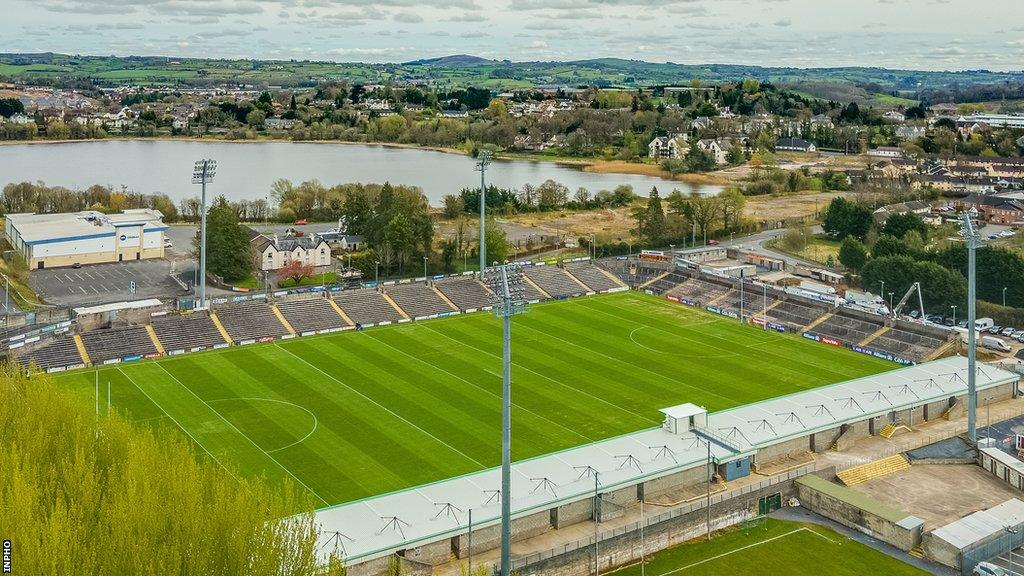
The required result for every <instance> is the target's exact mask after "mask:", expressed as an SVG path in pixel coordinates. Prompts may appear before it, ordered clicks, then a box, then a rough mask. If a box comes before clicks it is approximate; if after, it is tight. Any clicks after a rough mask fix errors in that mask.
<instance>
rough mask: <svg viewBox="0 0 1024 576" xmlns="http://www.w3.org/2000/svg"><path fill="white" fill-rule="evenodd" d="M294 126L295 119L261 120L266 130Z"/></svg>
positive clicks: (288, 128)
mask: <svg viewBox="0 0 1024 576" xmlns="http://www.w3.org/2000/svg"><path fill="white" fill-rule="evenodd" d="M294 126H295V120H288V119H285V118H266V119H265V120H263V127H264V128H266V129H267V130H291V129H292V128H293V127H294Z"/></svg>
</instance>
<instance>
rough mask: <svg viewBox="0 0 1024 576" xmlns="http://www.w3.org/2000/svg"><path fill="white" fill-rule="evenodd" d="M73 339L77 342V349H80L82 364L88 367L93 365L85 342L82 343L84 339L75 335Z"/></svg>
mask: <svg viewBox="0 0 1024 576" xmlns="http://www.w3.org/2000/svg"><path fill="white" fill-rule="evenodd" d="M72 339H73V340H74V341H75V348H78V355H79V356H81V357H82V362H83V363H84V364H85V365H86V366H88V365H90V364H92V360H90V359H89V353H88V352H86V351H85V342H82V337H81V336H79V335H78V334H75V335H74V336H73V337H72Z"/></svg>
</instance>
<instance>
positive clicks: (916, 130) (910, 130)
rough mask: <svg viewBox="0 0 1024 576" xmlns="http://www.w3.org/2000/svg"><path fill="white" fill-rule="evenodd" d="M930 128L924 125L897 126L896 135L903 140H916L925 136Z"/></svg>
mask: <svg viewBox="0 0 1024 576" xmlns="http://www.w3.org/2000/svg"><path fill="white" fill-rule="evenodd" d="M927 132H928V129H927V128H925V127H924V126H897V127H896V136H897V137H898V138H901V139H903V140H916V139H918V138H920V137H922V136H924V135H925V134H926V133H927Z"/></svg>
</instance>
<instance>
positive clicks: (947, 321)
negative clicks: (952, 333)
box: [942, 317, 955, 326]
mask: <svg viewBox="0 0 1024 576" xmlns="http://www.w3.org/2000/svg"><path fill="white" fill-rule="evenodd" d="M942 323H943V324H944V325H946V326H954V325H955V324H954V323H953V318H951V317H946V318H943V319H942Z"/></svg>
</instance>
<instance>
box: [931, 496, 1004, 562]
mask: <svg viewBox="0 0 1024 576" xmlns="http://www.w3.org/2000/svg"><path fill="white" fill-rule="evenodd" d="M1021 523H1024V502H1021V501H1020V500H1017V499H1016V498H1013V499H1011V500H1007V501H1006V502H1003V503H1002V504H999V505H997V506H993V507H992V508H989V509H988V510H980V511H978V512H975V513H973V514H969V515H967V516H964V517H963V518H961V519H959V520H957V521H956V522H951V523H949V524H946V525H945V526H943V527H941V528H938V529H936V530H935V531H933V532H932V535H933V536H935V537H936V538H941V539H942V540H944V541H946V542H948V543H949V544H950V545H952V546H954V547H955V548H956V549H957V550H964V549H967V548H969V547H970V546H971V545H972V544H974V543H976V542H980V541H982V540H984V539H986V538H988V537H990V536H992V535H994V534H998V533H1000V532H1003V531H1005V530H1006V529H1007V528H1017V527H1019V526H1020V524H1021Z"/></svg>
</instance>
